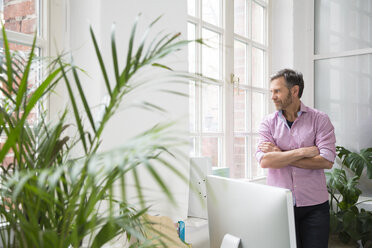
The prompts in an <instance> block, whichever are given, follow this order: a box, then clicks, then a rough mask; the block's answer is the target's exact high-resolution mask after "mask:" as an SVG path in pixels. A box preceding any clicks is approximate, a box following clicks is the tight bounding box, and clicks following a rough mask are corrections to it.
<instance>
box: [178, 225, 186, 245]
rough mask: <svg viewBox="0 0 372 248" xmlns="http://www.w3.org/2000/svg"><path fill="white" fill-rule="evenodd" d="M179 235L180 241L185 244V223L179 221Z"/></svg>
mask: <svg viewBox="0 0 372 248" xmlns="http://www.w3.org/2000/svg"><path fill="white" fill-rule="evenodd" d="M178 235H179V236H180V239H181V240H182V241H183V242H185V222H183V221H181V220H180V221H178Z"/></svg>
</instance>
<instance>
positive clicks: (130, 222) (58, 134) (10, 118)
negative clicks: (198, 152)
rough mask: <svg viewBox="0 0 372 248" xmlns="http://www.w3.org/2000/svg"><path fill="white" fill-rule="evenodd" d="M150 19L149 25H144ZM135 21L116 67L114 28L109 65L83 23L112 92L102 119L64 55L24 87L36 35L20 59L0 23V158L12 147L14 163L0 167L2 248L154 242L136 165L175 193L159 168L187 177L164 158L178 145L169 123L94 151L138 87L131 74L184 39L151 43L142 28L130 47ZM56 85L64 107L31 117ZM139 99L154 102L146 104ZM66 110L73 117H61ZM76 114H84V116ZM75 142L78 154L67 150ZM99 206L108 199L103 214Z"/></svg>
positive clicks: (176, 75) (154, 62) (173, 153)
mask: <svg viewBox="0 0 372 248" xmlns="http://www.w3.org/2000/svg"><path fill="white" fill-rule="evenodd" d="M156 21H157V20H155V21H154V22H153V23H151V24H150V26H149V30H150V29H151V27H152V26H153V25H154V24H155V23H156ZM136 26H137V20H136V22H135V24H134V26H133V29H132V31H131V35H130V40H129V47H128V53H127V57H126V61H125V66H124V67H123V68H120V67H119V62H118V55H117V50H116V42H115V29H113V31H112V36H111V48H112V60H113V68H107V66H106V64H105V63H104V61H103V58H102V52H101V50H100V48H99V47H98V44H97V41H96V36H95V34H94V32H93V30H92V28H91V29H90V33H91V38H92V41H93V44H94V48H95V53H96V55H97V58H98V62H99V64H100V68H101V72H102V76H103V79H104V82H105V86H106V91H107V95H108V98H109V100H108V101H107V103H106V104H105V105H104V107H103V111H102V113H101V116H100V117H99V119H95V118H94V114H93V113H92V110H91V108H90V106H89V104H88V101H87V98H86V96H85V93H84V90H83V86H82V83H81V81H80V79H79V74H80V73H81V71H80V70H79V68H78V67H77V66H75V65H74V64H73V63H72V62H70V63H65V62H64V60H63V58H62V56H60V57H58V58H56V59H55V60H54V61H53V62H52V63H51V64H50V66H49V67H48V73H47V75H46V76H45V77H44V78H43V79H42V81H41V82H40V84H39V85H37V86H36V87H33V88H30V87H29V85H28V82H29V75H30V73H31V71H32V64H33V63H34V62H35V61H38V58H37V57H36V56H35V55H34V49H35V40H34V44H33V46H32V49H31V52H30V53H29V54H28V58H26V59H21V58H20V56H19V55H17V54H15V53H12V52H11V51H10V49H9V45H8V40H7V36H6V32H5V31H4V28H3V31H2V32H3V40H4V49H3V52H2V53H1V67H0V70H1V75H0V80H1V81H2V84H3V86H4V87H1V92H2V93H3V95H4V98H3V99H2V100H1V101H2V102H1V106H0V135H6V137H7V138H6V141H5V143H4V144H3V146H2V149H1V151H0V163H3V162H4V159H5V158H6V155H7V154H8V153H9V152H10V151H11V152H12V153H14V157H13V161H12V163H11V165H9V166H8V167H2V169H3V173H2V174H1V179H0V180H1V182H0V183H1V189H0V194H1V200H2V201H1V204H0V218H1V219H2V220H3V221H4V223H5V224H4V225H3V227H2V228H1V229H0V237H1V241H2V245H3V247H61V248H62V247H70V246H72V247H80V246H81V245H82V244H83V242H84V245H87V246H89V247H101V246H102V245H104V244H106V243H108V242H110V241H111V240H113V239H114V238H116V237H119V236H121V237H124V238H125V239H126V240H130V239H131V238H132V237H135V238H136V240H137V242H133V243H132V244H131V246H130V247H148V246H151V241H149V240H147V239H146V235H145V228H146V226H147V225H146V221H145V219H144V218H143V216H144V214H145V213H146V211H147V208H146V205H145V202H144V198H143V194H142V188H141V181H140V177H139V175H138V171H137V169H138V168H139V166H142V167H145V168H146V169H147V170H148V171H149V173H150V174H151V175H152V176H153V178H154V179H155V181H156V182H157V183H158V184H159V186H160V188H161V189H162V190H163V192H164V193H165V194H166V195H167V196H168V198H169V199H170V200H171V201H172V200H173V197H172V194H171V192H170V190H169V188H168V187H167V185H166V183H165V181H164V180H163V179H162V177H161V175H160V174H159V172H158V169H157V168H158V166H163V167H166V168H168V169H169V170H171V171H172V172H174V174H176V175H177V176H178V177H179V178H180V179H182V180H184V181H185V182H186V177H185V176H184V175H183V174H182V173H181V172H180V171H179V170H177V169H175V168H174V167H173V166H172V162H171V158H173V157H175V156H180V153H179V152H178V151H177V149H173V148H174V147H177V146H179V145H180V144H184V142H183V141H182V140H181V141H180V140H179V139H177V138H174V137H172V136H171V135H169V127H170V125H171V124H159V125H156V126H154V127H153V128H151V129H150V130H147V131H146V132H143V133H142V134H140V135H138V136H136V137H134V138H133V139H132V140H131V141H129V142H127V143H125V144H124V145H122V146H121V147H118V148H116V149H115V150H111V151H106V152H98V151H99V147H100V144H101V142H102V133H103V131H104V129H105V127H106V126H107V123H108V122H109V120H110V118H111V117H112V116H113V115H114V114H115V112H116V111H117V109H118V107H119V105H120V103H121V102H122V100H123V99H124V98H125V97H126V96H127V95H128V94H129V93H132V94H133V92H135V91H136V90H138V89H140V88H141V87H140V86H142V85H143V83H136V82H134V81H133V78H134V76H135V75H137V74H139V73H141V71H143V70H144V68H148V67H151V66H156V67H160V68H165V69H170V68H169V67H167V66H165V65H162V64H161V59H162V58H164V57H166V56H167V55H169V54H170V53H173V52H175V51H177V50H179V49H181V48H182V47H184V46H185V45H186V44H188V42H189V41H185V40H179V39H178V36H179V34H175V35H172V34H168V35H165V36H162V37H157V38H155V39H154V40H152V41H151V42H150V43H149V41H148V38H147V33H148V31H149V30H148V31H147V32H146V34H145V35H144V37H143V39H142V41H141V43H140V44H139V46H138V48H137V49H136V50H135V49H134V43H135V38H136ZM109 71H113V73H114V77H113V78H114V82H111V81H110V77H109V76H108V74H109ZM171 75H172V76H171V77H173V80H174V81H187V79H188V78H189V77H190V76H189V75H187V74H186V73H176V72H173V74H171ZM185 79H186V80H185ZM165 80H169V77H168V79H165ZM63 82H64V83H65V85H66V88H67V91H68V95H69V100H70V105H71V106H70V107H71V108H66V110H65V111H64V112H63V113H62V114H61V115H60V119H59V120H58V121H56V122H51V121H47V120H46V118H44V115H41V117H40V118H39V119H40V121H39V122H37V123H34V124H32V125H31V124H30V123H28V121H27V120H28V118H29V116H30V113H31V111H32V110H33V109H35V108H37V107H38V106H39V105H40V104H41V103H42V100H43V98H45V97H46V96H47V95H48V94H50V93H51V92H52V90H53V88H54V87H55V85H57V84H59V83H63ZM147 83H151V82H147ZM74 89H76V90H74ZM144 105H145V106H146V108H152V109H160V108H159V107H157V106H156V105H153V104H151V103H144ZM71 115H72V116H73V119H74V122H73V123H69V122H68V121H67V119H68V118H67V117H68V116H71ZM83 120H87V121H86V123H84V122H83ZM74 127H76V129H74ZM68 130H77V131H76V133H77V135H68V133H71V132H72V131H69V132H67V131H68ZM79 147H82V152H81V153H82V154H80V155H79V156H78V157H74V156H72V155H71V154H72V152H73V151H75V150H76V149H79ZM170 147H172V150H170V149H169V148H170ZM128 173H132V175H133V178H134V181H135V188H136V190H137V193H138V197H139V199H140V202H141V207H140V208H139V209H137V208H134V207H133V206H132V205H131V204H129V203H128V200H127V198H126V196H127V183H126V176H127V175H128ZM117 188H119V189H120V190H119V193H117V192H116V191H117ZM102 205H106V206H107V208H106V210H105V211H104V212H102V207H101V206H102Z"/></svg>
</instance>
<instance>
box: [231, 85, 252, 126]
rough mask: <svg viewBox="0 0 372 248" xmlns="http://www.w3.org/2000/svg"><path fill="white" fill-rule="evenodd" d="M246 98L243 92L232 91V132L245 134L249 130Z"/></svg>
mask: <svg viewBox="0 0 372 248" xmlns="http://www.w3.org/2000/svg"><path fill="white" fill-rule="evenodd" d="M247 97H248V96H247V94H246V91H245V90H242V89H237V88H235V89H234V132H245V131H246V130H248V129H249V125H247V123H249V121H248V120H247V117H248V115H247V112H248V111H247V109H248V108H247V102H248V101H247V100H248V99H247Z"/></svg>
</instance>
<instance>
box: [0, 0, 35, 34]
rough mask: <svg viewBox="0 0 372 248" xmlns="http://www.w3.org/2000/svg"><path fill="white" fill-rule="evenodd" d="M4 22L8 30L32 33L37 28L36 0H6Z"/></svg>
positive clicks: (4, 3)
mask: <svg viewBox="0 0 372 248" xmlns="http://www.w3.org/2000/svg"><path fill="white" fill-rule="evenodd" d="M3 9H4V24H5V28H6V29H7V30H12V31H15V32H20V33H24V34H32V33H34V32H35V30H36V28H37V11H36V10H37V5H36V0H4V1H3Z"/></svg>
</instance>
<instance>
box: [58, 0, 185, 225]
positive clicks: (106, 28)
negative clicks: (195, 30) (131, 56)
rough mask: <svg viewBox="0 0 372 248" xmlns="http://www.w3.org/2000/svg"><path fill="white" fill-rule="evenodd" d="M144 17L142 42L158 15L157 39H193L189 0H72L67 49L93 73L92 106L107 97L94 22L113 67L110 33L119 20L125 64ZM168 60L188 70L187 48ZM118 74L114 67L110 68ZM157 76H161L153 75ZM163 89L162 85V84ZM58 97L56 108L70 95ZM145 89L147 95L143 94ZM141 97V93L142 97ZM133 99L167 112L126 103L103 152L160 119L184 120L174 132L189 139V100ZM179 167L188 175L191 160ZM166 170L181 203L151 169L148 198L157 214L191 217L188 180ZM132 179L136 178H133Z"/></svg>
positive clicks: (87, 83)
mask: <svg viewBox="0 0 372 248" xmlns="http://www.w3.org/2000/svg"><path fill="white" fill-rule="evenodd" d="M140 12H141V13H142V16H141V17H140V21H139V25H138V31H137V36H138V37H137V42H136V44H137V45H138V43H139V41H140V39H141V37H142V34H143V32H144V30H145V29H146V28H147V26H148V25H149V24H150V23H151V22H152V21H153V20H155V19H156V18H157V17H158V16H160V15H164V16H163V17H162V18H161V20H160V21H159V23H158V24H157V25H156V26H155V27H154V28H153V29H152V32H151V34H150V35H149V37H154V36H155V35H156V34H157V33H158V32H160V31H164V34H165V33H176V32H181V33H182V38H187V36H186V31H187V6H186V1H174V0H157V1H152V0H136V1H131V0H124V1H123V0H106V1H101V0H70V1H69V17H68V20H67V23H69V37H70V39H69V44H65V47H67V48H68V49H70V50H71V51H73V57H74V62H75V64H76V65H79V66H80V67H82V68H83V69H84V70H86V71H87V73H88V76H82V80H83V85H84V88H85V90H86V93H87V97H88V100H89V104H90V105H91V106H95V105H97V104H99V103H100V102H101V101H102V99H103V97H104V96H105V95H106V90H105V85H104V81H103V78H102V77H101V72H100V69H99V65H98V62H97V59H96V55H95V52H94V49H93V45H92V41H91V38H90V34H89V24H91V25H92V27H93V29H94V32H95V34H96V36H97V39H98V43H99V46H100V47H101V51H104V52H103V57H104V60H105V62H106V63H107V67H108V68H111V67H110V65H112V59H111V44H110V34H111V27H112V24H113V23H116V42H117V48H118V53H119V54H120V56H119V64H120V67H121V68H123V67H124V64H125V58H126V51H127V44H128V40H129V35H130V30H131V28H132V25H133V23H134V20H135V17H136V16H137V14H138V13H140ZM163 63H164V64H166V65H168V66H170V67H172V68H173V69H178V70H183V71H186V70H187V51H186V49H185V50H183V51H180V52H177V53H175V54H172V55H171V56H169V58H167V59H166V61H165V62H163ZM109 74H110V75H112V70H109ZM148 75H151V76H152V77H154V76H156V75H155V74H154V75H152V74H148ZM157 89H159V87H157ZM167 89H169V90H177V91H180V92H183V93H186V94H187V93H188V86H187V85H186V84H184V85H181V84H177V85H172V86H169V85H168V86H167ZM58 93H59V95H58V96H57V97H54V98H52V100H51V109H53V110H54V111H57V109H58V107H59V106H60V105H63V104H61V102H65V101H64V100H65V99H66V95H65V94H66V93H65V92H64V91H63V89H61V90H60V92H58ZM142 93H143V94H142ZM140 95H141V96H140ZM130 100H133V101H141V100H147V101H149V102H152V103H155V104H158V105H160V106H161V107H163V108H165V109H166V110H167V112H168V113H167V114H163V115H161V114H158V113H152V112H146V111H144V110H141V109H129V110H128V109H125V106H127V105H126V104H127V101H125V102H126V104H123V105H122V106H121V107H120V108H121V110H120V111H119V112H118V113H117V114H116V115H115V116H114V117H113V118H112V120H111V122H110V124H109V126H107V128H106V132H105V133H104V135H103V143H102V149H101V150H107V149H111V148H114V147H117V146H120V145H123V144H124V143H125V141H126V140H128V139H130V138H131V137H133V136H135V135H137V134H139V133H141V132H143V131H145V130H146V129H148V128H150V127H152V126H153V125H155V124H157V123H158V122H167V121H171V120H178V121H179V122H178V124H177V125H176V126H175V127H174V130H177V131H180V132H178V133H179V138H185V137H187V136H186V134H187V133H188V98H187V97H182V96H175V95H172V96H171V95H166V94H164V93H154V92H149V91H147V92H137V93H136V95H135V97H132V98H130ZM181 150H182V152H183V153H184V154H188V147H182V148H181ZM173 162H174V166H175V167H176V168H178V169H179V170H180V171H181V172H182V173H183V174H184V175H186V176H188V174H189V172H188V166H189V165H188V161H182V160H181V159H179V160H174V161H173ZM160 174H161V175H162V176H163V179H165V181H166V182H167V183H168V185H169V187H170V189H171V191H172V192H173V194H174V197H175V199H176V202H177V203H178V207H175V206H172V205H171V204H170V203H169V202H168V201H167V200H166V199H165V197H164V196H163V193H162V192H159V189H157V187H156V186H154V185H155V183H154V182H153V181H152V180H150V176H149V175H148V173H146V172H144V171H143V170H142V171H141V172H140V177H141V181H142V182H143V184H144V186H145V187H146V188H149V189H151V191H148V192H147V196H148V200H149V201H151V204H152V208H151V209H152V211H153V213H154V214H163V215H168V216H170V217H172V218H173V219H180V218H186V216H187V208H188V185H186V184H185V183H183V182H182V181H181V180H180V179H178V178H177V177H176V176H175V175H174V174H172V173H170V172H169V170H167V169H164V168H163V169H160ZM128 182H129V183H132V181H131V180H128Z"/></svg>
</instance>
